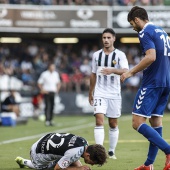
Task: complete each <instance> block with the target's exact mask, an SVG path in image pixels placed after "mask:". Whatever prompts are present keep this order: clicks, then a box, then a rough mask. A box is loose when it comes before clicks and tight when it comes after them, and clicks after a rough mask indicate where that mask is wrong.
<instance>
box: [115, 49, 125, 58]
mask: <svg viewBox="0 0 170 170" xmlns="http://www.w3.org/2000/svg"><path fill="white" fill-rule="evenodd" d="M115 53H116V54H117V55H119V56H126V54H125V53H124V52H123V51H121V50H119V49H117V48H116V49H115Z"/></svg>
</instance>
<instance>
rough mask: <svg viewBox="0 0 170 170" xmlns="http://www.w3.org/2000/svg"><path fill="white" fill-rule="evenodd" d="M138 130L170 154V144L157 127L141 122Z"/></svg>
mask: <svg viewBox="0 0 170 170" xmlns="http://www.w3.org/2000/svg"><path fill="white" fill-rule="evenodd" d="M137 130H138V132H139V133H141V134H142V135H143V136H144V137H145V138H147V139H148V140H149V141H150V142H151V143H153V144H154V145H156V146H157V147H158V148H159V149H161V150H162V151H163V152H164V153H165V154H166V155H167V154H170V145H169V144H168V143H167V142H166V141H165V140H164V139H163V138H162V137H161V136H160V134H159V133H158V132H157V131H156V130H155V129H153V128H152V127H150V126H148V125H147V124H145V123H144V124H141V125H140V127H139V128H138V129H137Z"/></svg>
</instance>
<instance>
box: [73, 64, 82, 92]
mask: <svg viewBox="0 0 170 170" xmlns="http://www.w3.org/2000/svg"><path fill="white" fill-rule="evenodd" d="M73 69H74V72H73V75H72V76H71V80H72V84H73V88H74V89H75V91H76V92H77V93H80V92H81V87H82V84H83V74H82V73H81V72H80V70H79V68H77V67H74V68H73Z"/></svg>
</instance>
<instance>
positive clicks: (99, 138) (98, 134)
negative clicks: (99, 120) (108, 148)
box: [94, 126, 104, 145]
mask: <svg viewBox="0 0 170 170" xmlns="http://www.w3.org/2000/svg"><path fill="white" fill-rule="evenodd" d="M94 139H95V142H96V144H100V145H103V142H104V126H96V127H95V128H94Z"/></svg>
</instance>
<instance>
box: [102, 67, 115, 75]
mask: <svg viewBox="0 0 170 170" xmlns="http://www.w3.org/2000/svg"><path fill="white" fill-rule="evenodd" d="M101 73H102V74H104V75H109V74H112V73H114V68H103V69H102V70H101Z"/></svg>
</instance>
